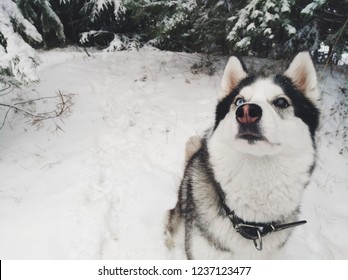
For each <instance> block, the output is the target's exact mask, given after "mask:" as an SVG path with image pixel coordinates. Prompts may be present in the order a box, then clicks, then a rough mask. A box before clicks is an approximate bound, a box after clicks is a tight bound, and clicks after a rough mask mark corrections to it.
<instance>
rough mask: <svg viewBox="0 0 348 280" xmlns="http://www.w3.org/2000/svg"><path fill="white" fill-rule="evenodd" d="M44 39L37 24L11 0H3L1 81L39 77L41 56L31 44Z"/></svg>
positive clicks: (0, 8)
mask: <svg viewBox="0 0 348 280" xmlns="http://www.w3.org/2000/svg"><path fill="white" fill-rule="evenodd" d="M41 42H42V37H41V35H40V34H39V33H38V32H37V30H36V28H35V27H34V26H33V25H32V24H31V23H30V22H29V21H28V20H26V19H25V18H24V17H23V15H22V13H21V12H20V10H19V8H18V7H17V5H16V4H15V3H14V2H12V1H11V0H2V1H1V2H0V84H5V85H8V84H11V85H15V86H19V85H21V84H28V83H31V82H36V81H38V79H39V78H38V76H37V75H36V72H35V67H36V65H37V64H38V63H39V58H38V56H37V54H36V52H35V51H34V49H33V48H32V47H31V46H30V44H32V45H37V44H40V43H41Z"/></svg>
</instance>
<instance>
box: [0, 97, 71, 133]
mask: <svg viewBox="0 0 348 280" xmlns="http://www.w3.org/2000/svg"><path fill="white" fill-rule="evenodd" d="M73 96H74V94H63V93H62V92H61V91H58V92H57V95H56V96H48V97H40V98H36V99H30V100H26V101H21V102H16V103H13V104H6V103H0V106H3V107H7V108H8V109H7V111H6V113H5V116H4V118H3V121H2V124H1V125H0V129H2V128H3V127H4V125H5V123H6V120H7V117H8V114H9V112H10V111H11V110H15V111H16V112H21V113H22V114H24V115H25V116H27V117H29V121H28V123H29V124H31V125H36V126H37V127H38V128H40V127H42V126H43V122H44V121H46V120H53V121H54V124H55V126H56V128H57V130H62V128H61V127H60V126H59V125H58V124H57V122H56V120H57V119H59V120H61V121H62V119H63V118H65V117H67V116H69V115H70V113H71V111H72V105H73V100H72V99H73ZM48 99H54V100H56V101H57V104H56V105H55V108H54V109H53V110H52V111H48V112H41V113H33V112H30V111H29V110H27V109H25V108H24V106H25V105H28V104H33V103H36V102H38V101H45V100H48Z"/></svg>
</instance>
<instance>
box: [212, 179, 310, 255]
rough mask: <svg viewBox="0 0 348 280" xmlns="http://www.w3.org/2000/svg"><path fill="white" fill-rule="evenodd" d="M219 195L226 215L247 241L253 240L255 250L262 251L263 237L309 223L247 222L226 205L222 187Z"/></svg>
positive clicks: (219, 189)
mask: <svg viewBox="0 0 348 280" xmlns="http://www.w3.org/2000/svg"><path fill="white" fill-rule="evenodd" d="M218 195H219V198H220V201H221V204H222V207H223V209H224V211H225V214H226V215H227V216H228V218H229V219H230V221H231V222H232V225H233V227H234V228H235V229H236V231H237V232H238V233H239V234H240V235H241V236H243V237H244V238H246V239H249V240H253V242H254V245H255V248H256V249H257V250H259V251H261V250H262V237H264V236H265V235H268V234H271V233H272V232H276V231H280V230H284V229H288V228H292V227H296V226H299V225H303V224H305V223H307V221H304V220H303V221H298V222H292V223H286V224H284V223H281V222H279V221H275V222H270V223H255V222H246V221H244V220H242V219H241V218H239V217H238V216H237V215H236V214H235V213H234V211H233V210H231V209H230V208H229V207H228V206H227V205H226V203H225V199H224V198H225V194H224V192H223V191H222V189H221V187H220V186H218Z"/></svg>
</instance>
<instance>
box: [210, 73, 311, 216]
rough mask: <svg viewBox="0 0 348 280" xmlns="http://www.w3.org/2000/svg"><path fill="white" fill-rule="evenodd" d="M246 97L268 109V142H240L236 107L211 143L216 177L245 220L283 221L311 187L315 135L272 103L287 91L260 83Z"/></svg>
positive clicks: (265, 124)
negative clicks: (310, 174) (304, 188)
mask: <svg viewBox="0 0 348 280" xmlns="http://www.w3.org/2000/svg"><path fill="white" fill-rule="evenodd" d="M240 95H241V96H243V97H244V98H245V100H248V102H252V103H254V104H257V105H259V106H260V107H261V108H262V111H263V114H262V118H261V123H260V126H261V128H262V131H263V134H264V136H265V137H266V139H267V140H268V141H257V142H255V143H254V144H249V143H248V141H246V140H243V139H237V138H236V135H237V132H238V123H237V120H236V117H235V111H236V108H231V111H230V113H229V114H227V115H226V117H225V118H224V120H222V121H221V122H220V124H219V126H218V127H217V129H216V131H215V132H214V134H213V135H212V136H211V138H210V139H209V140H208V148H209V153H210V157H211V158H210V159H211V163H212V166H213V170H214V174H215V176H216V179H217V181H218V182H219V183H220V184H221V185H222V186H224V191H226V192H227V201H228V203H229V205H233V207H234V210H235V211H236V214H237V215H238V216H240V217H241V218H242V219H245V220H249V221H256V222H257V221H260V222H264V221H274V220H277V219H281V218H282V217H284V216H286V215H287V214H289V213H291V212H292V211H294V210H295V209H296V208H297V207H298V204H299V201H300V197H301V195H302V192H303V186H304V184H306V183H307V180H308V170H309V168H310V166H311V164H312V163H313V157H314V152H315V151H314V148H313V145H312V141H311V137H310V133H309V130H308V127H307V125H306V124H305V123H303V122H302V120H301V119H299V118H297V117H295V116H294V114H293V113H288V114H287V115H286V116H284V118H283V119H282V118H281V117H280V116H279V114H278V113H276V111H275V108H274V107H272V105H270V103H269V101H270V100H273V99H274V98H275V97H279V96H284V93H283V92H282V89H281V88H280V87H279V86H277V85H275V84H274V83H272V82H271V81H270V80H268V79H261V80H259V81H256V82H255V83H253V84H252V85H251V86H248V87H246V88H244V89H243V90H241V92H240ZM286 110H292V108H290V107H289V108H287V109H286ZM226 167H228V168H226ZM291 175H293V176H291Z"/></svg>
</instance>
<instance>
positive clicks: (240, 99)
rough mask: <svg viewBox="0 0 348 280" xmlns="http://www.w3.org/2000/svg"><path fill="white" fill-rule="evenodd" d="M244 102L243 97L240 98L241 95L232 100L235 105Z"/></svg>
mask: <svg viewBox="0 0 348 280" xmlns="http://www.w3.org/2000/svg"><path fill="white" fill-rule="evenodd" d="M244 102H245V101H244V99H243V98H241V97H239V98H237V99H236V101H235V102H234V104H235V105H236V106H240V105H242V104H243V103H244Z"/></svg>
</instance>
